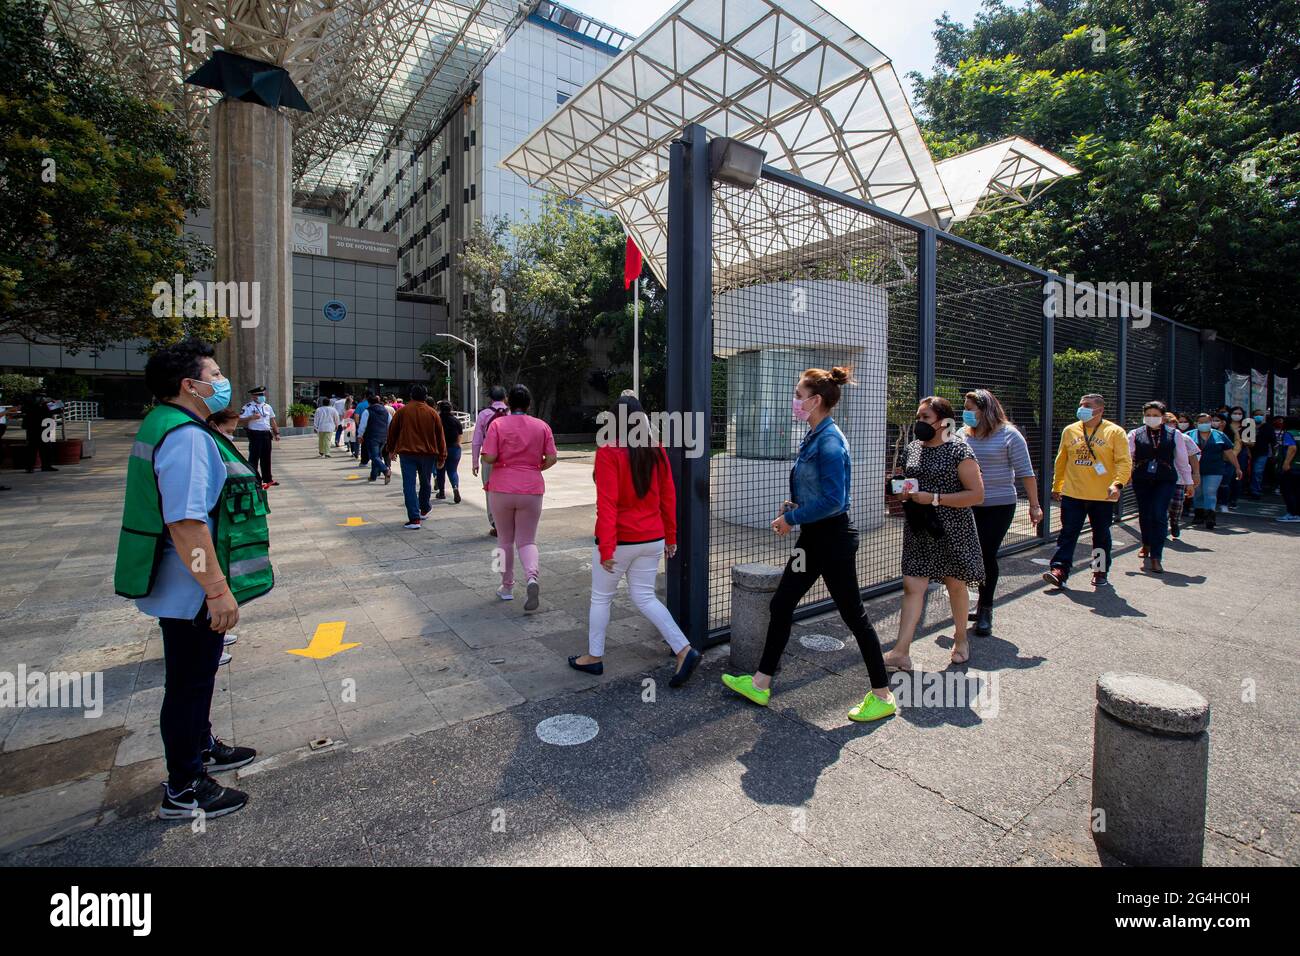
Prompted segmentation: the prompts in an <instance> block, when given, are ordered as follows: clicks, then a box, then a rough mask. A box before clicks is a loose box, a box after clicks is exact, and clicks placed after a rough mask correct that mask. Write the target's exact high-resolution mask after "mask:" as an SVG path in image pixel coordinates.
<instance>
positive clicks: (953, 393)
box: [908, 237, 1043, 547]
mask: <svg viewBox="0 0 1300 956" xmlns="http://www.w3.org/2000/svg"><path fill="white" fill-rule="evenodd" d="M935 258H936V270H935V372H934V375H935V389H934V390H935V394H937V395H940V396H942V397H944V398H946V399H948V400H949V401H950V402H952V403H953V408H954V409H956V410H957V412H958V414H960V413H961V412H960V410H961V407H962V404H963V399H964V396H965V393H966V392H968V391H971V390H972V389H976V388H986V389H988V390H989V391H991V392H992V393H993V394H994V395H996V396H997V398H998V401H999V402H1001V403H1002V406H1003V408H1004V409H1005V410H1006V412H1007V415H1008V417H1009V418H1010V419H1011V421H1012V422H1013V423H1015V425H1016V427H1017V428H1019V429H1020V431H1021V433H1022V434H1023V435H1024V436H1025V439H1026V441H1027V443H1028V445H1029V455H1030V460H1031V461H1032V462H1034V467H1035V469H1037V468H1038V462H1040V461H1042V420H1041V415H1040V413H1039V408H1040V397H1041V396H1040V390H1041V374H1042V371H1041V367H1040V366H1041V364H1042V360H1041V355H1042V349H1043V278H1042V276H1041V275H1039V274H1037V273H1034V272H1031V271H1029V270H1027V269H1022V268H1019V267H1018V266H1015V265H1012V264H1010V263H1007V262H1003V261H1001V260H999V259H995V258H992V257H991V256H986V255H983V254H981V253H979V252H977V251H975V250H973V249H971V248H969V247H967V246H964V245H959V244H958V243H955V242H949V241H946V240H944V239H943V238H942V237H940V239H939V241H938V243H937V248H936V251H935ZM908 420H909V421H910V420H911V414H910V410H909V416H908ZM1017 492H1018V494H1019V496H1020V502H1019V504H1018V506H1017V508H1016V516H1015V519H1014V520H1013V521H1012V523H1011V529H1010V531H1008V532H1007V537H1006V539H1005V541H1004V547H1015V546H1017V545H1020V544H1023V543H1024V542H1025V541H1028V540H1030V539H1033V538H1035V537H1036V533H1035V531H1034V526H1033V524H1032V523H1031V522H1030V520H1029V501H1028V499H1027V498H1026V497H1025V493H1024V487H1023V485H1022V484H1021V483H1020V482H1017Z"/></svg>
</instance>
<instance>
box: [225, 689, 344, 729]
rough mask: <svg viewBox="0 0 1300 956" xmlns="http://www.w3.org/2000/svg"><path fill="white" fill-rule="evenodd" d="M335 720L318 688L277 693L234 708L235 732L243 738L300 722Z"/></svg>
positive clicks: (332, 710) (325, 695)
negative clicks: (243, 736)
mask: <svg viewBox="0 0 1300 956" xmlns="http://www.w3.org/2000/svg"><path fill="white" fill-rule="evenodd" d="M335 717H336V715H335V709H334V704H333V702H332V700H331V699H330V695H329V694H328V693H327V692H326V690H325V688H324V687H321V686H317V687H304V688H298V689H294V690H285V691H280V692H279V693H275V694H268V695H266V696H265V697H259V698H257V699H256V700H248V701H239V702H237V703H236V704H235V729H236V730H237V731H238V732H239V733H240V734H241V735H245V736H254V737H255V736H259V735H261V734H263V733H265V732H267V731H269V730H274V729H277V728H280V727H288V726H291V725H296V724H300V723H302V722H303V721H315V720H326V721H328V720H330V719H334V718H335Z"/></svg>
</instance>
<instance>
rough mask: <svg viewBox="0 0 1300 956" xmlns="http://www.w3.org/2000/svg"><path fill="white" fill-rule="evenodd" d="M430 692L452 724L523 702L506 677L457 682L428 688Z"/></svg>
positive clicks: (430, 698)
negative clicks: (436, 687)
mask: <svg viewBox="0 0 1300 956" xmlns="http://www.w3.org/2000/svg"><path fill="white" fill-rule="evenodd" d="M427 694H428V696H429V700H431V701H433V704H434V706H435V707H437V708H438V713H440V714H441V715H442V717H443V719H444V720H446V721H447V723H449V724H451V723H457V722H460V721H466V720H476V719H477V718H479V717H486V716H489V715H491V714H497V713H500V712H501V711H503V710H505V709H506V708H508V707H514V706H516V705H517V704H522V703H523V702H524V698H523V697H522V696H520V694H519V692H518V691H516V690H515V689H514V687H512V686H511V684H510V682H509V681H507V680H506V679H505V678H504V677H487V678H483V679H481V680H474V681H469V682H466V683H459V684H454V685H452V686H448V687H441V688H438V689H436V690H430V691H427Z"/></svg>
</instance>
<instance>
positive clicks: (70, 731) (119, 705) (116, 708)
mask: <svg viewBox="0 0 1300 956" xmlns="http://www.w3.org/2000/svg"><path fill="white" fill-rule="evenodd" d="M105 696H106V698H107V694H106V695H105ZM129 707H130V696H129V694H128V695H118V696H116V697H114V698H111V699H106V701H105V703H104V705H103V713H102V714H100V716H98V717H87V716H85V713H84V711H82V710H72V709H68V708H54V707H49V708H23V709H22V710H21V712H20V715H19V717H18V720H17V721H16V722H15V723H14V726H13V728H12V729H11V730H10V731H9V733H8V735H6V737H5V750H6V751H9V750H22V749H23V748H25V747H35V746H39V745H40V744H48V743H54V742H56V741H59V740H64V739H67V738H70V737H80V736H82V735H84V734H92V733H95V732H97V731H100V730H104V729H105V728H110V727H121V726H122V725H123V724H124V723H125V722H126V713H127V710H128V709H129Z"/></svg>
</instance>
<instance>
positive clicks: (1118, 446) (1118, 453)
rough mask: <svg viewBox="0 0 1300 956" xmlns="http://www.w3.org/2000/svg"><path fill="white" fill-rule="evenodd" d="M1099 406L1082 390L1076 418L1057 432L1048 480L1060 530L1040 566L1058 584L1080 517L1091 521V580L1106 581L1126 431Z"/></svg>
mask: <svg viewBox="0 0 1300 956" xmlns="http://www.w3.org/2000/svg"><path fill="white" fill-rule="evenodd" d="M1105 410H1106V409H1105V403H1104V401H1103V399H1102V397H1101V396H1100V395H1097V394H1092V395H1085V396H1083V398H1081V399H1080V400H1079V408H1078V410H1077V412H1076V413H1075V414H1076V416H1077V417H1078V419H1079V420H1078V421H1077V422H1075V423H1073V424H1072V425H1067V426H1066V427H1065V430H1064V431H1063V432H1061V444H1060V446H1059V447H1058V448H1057V451H1056V475H1055V477H1054V478H1053V480H1052V500H1053V501H1059V502H1060V503H1061V508H1060V515H1061V534H1060V537H1059V538H1058V539H1057V543H1056V554H1054V555H1052V564H1051V568H1050V569H1049V570H1047V571H1044V572H1043V580H1044V581H1046V582H1047V583H1048V584H1051V585H1053V586H1055V587H1058V588H1059V587H1064V586H1065V581H1066V579H1067V578H1068V577H1069V576H1070V565H1071V563H1072V559H1073V558H1074V546H1075V545H1076V544H1077V543H1078V541H1079V533H1080V532H1081V531H1083V519H1084V518H1087V519H1088V524H1089V525H1090V526H1091V527H1092V553H1093V560H1092V586H1093V587H1104V586H1105V585H1107V584H1109V583H1110V582H1109V581H1107V579H1106V572H1107V571H1109V570H1110V525H1111V521H1112V520H1113V519H1114V517H1115V502H1117V501H1119V494H1120V491H1121V490H1123V488H1124V486H1125V485H1126V484H1128V480H1129V476H1130V475H1131V474H1132V472H1133V462H1132V459H1131V458H1130V457H1129V451H1128V433H1127V432H1125V431H1124V429H1123V428H1122V427H1121V426H1119V425H1116V424H1115V423H1114V422H1108V421H1106V419H1105V418H1103V417H1102V416H1103V413H1104V412H1105ZM1099 552H1100V553H1099Z"/></svg>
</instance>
